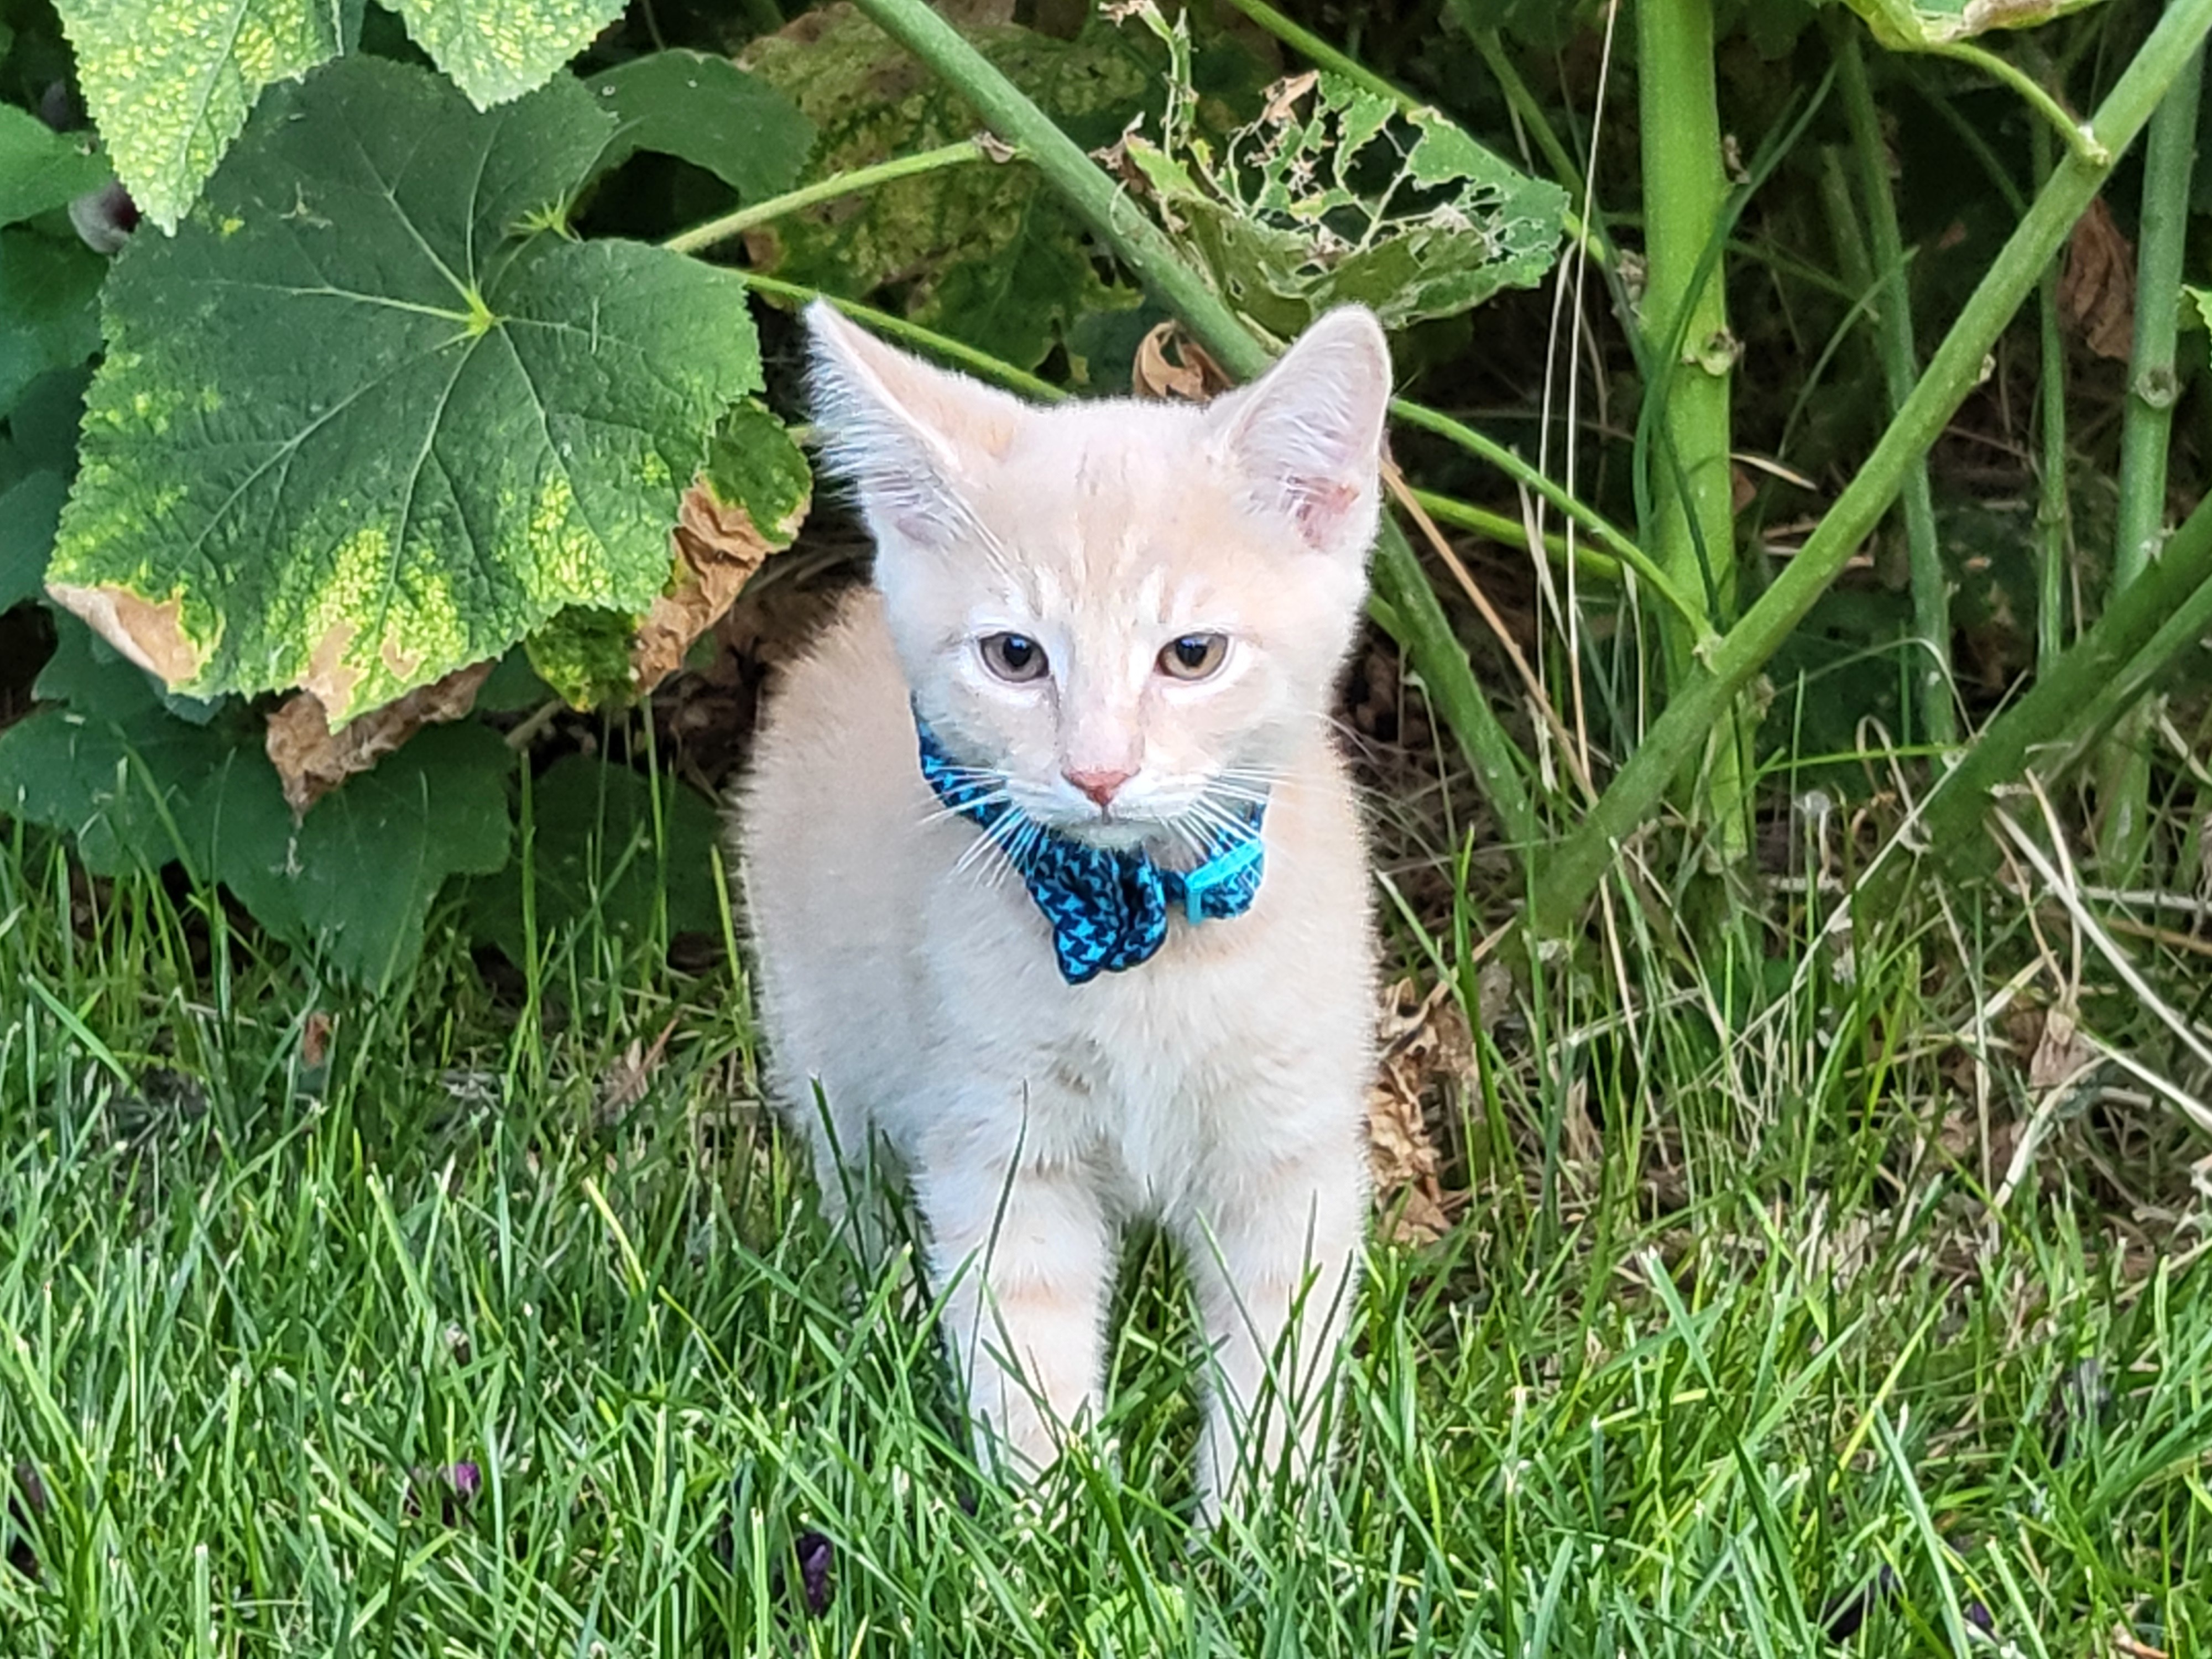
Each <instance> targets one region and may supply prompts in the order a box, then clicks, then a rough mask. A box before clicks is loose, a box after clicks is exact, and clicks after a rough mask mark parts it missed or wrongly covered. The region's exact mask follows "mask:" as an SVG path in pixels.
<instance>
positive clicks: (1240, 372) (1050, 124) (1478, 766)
mask: <svg viewBox="0 0 2212 1659" xmlns="http://www.w3.org/2000/svg"><path fill="white" fill-rule="evenodd" d="M856 3H857V5H858V8H859V9H860V11H861V12H862V14H864V15H866V16H867V17H868V18H869V19H870V20H871V21H873V22H874V23H875V24H876V25H877V26H878V27H880V28H881V29H883V31H884V33H887V34H889V35H890V37H891V38H892V39H893V40H896V41H898V42H899V44H900V45H902V46H905V47H906V49H907V50H908V52H912V53H913V54H914V55H915V57H916V58H919V59H921V62H922V63H923V64H927V66H928V67H929V68H930V69H931V70H933V71H934V72H935V73H936V74H937V75H939V76H940V77H942V78H943V79H944V80H945V82H948V83H949V84H950V85H951V86H952V87H953V88H955V89H956V90H957V91H958V92H959V94H960V95H961V96H962V97H963V98H965V99H966V100H968V102H969V105H970V106H972V107H973V108H974V109H975V112H976V113H977V114H979V115H980V116H981V117H982V118H983V121H984V123H985V125H987V126H988V127H989V128H990V129H991V131H994V132H995V133H997V134H998V135H999V137H1000V138H1002V139H1004V140H1005V141H1006V143H1011V144H1013V145H1015V146H1017V147H1018V148H1019V149H1021V151H1022V152H1023V154H1024V155H1025V156H1027V157H1028V159H1029V160H1030V161H1031V162H1033V163H1034V164H1035V165H1036V168H1037V170H1038V171H1039V172H1040V173H1042V174H1043V175H1044V177H1045V179H1046V180H1047V182H1048V183H1049V184H1050V185H1052V187H1053V189H1054V191H1057V192H1058V193H1059V195H1060V197H1061V199H1063V200H1064V201H1066V203H1067V204H1068V205H1069V206H1070V207H1071V208H1073V209H1074V210H1075V211H1076V213H1077V215H1078V216H1080V217H1081V218H1082V219H1083V220H1084V221H1085V222H1086V223H1087V224H1089V225H1090V226H1091V229H1092V230H1093V231H1095V232H1096V233H1097V234H1098V236H1099V237H1100V238H1101V239H1102V240H1104V241H1105V242H1106V244H1107V245H1108V246H1109V247H1111V248H1112V249H1113V250H1114V252H1115V254H1116V255H1117V256H1119V258H1121V261H1122V263H1124V264H1127V266H1128V267H1129V269H1130V270H1132V271H1133V272H1134V273H1135V274H1136V276H1137V277H1138V280H1139V281H1140V282H1142V283H1144V285H1145V288H1146V291H1147V292H1148V293H1150V294H1151V295H1152V297H1153V298H1154V299H1155V300H1157V301H1159V303H1160V304H1162V305H1163V306H1164V307H1167V308H1168V309H1169V310H1170V311H1171V312H1173V313H1175V314H1176V316H1177V317H1179V318H1180V319H1182V321H1183V322H1184V324H1185V325H1188V327H1189V329H1190V330H1191V331H1192V332H1193V333H1194V334H1195V335H1196V336H1197V337H1198V339H1199V341H1200V343H1201V344H1203V345H1204V346H1205V347H1206V349H1207V350H1208V351H1210V352H1211V353H1212V355H1213V356H1214V359H1215V361H1216V362H1219V363H1220V364H1221V366H1222V367H1223V368H1226V369H1227V370H1228V371H1229V372H1230V373H1231V374H1234V375H1236V376H1237V378H1238V379H1240V380H1249V379H1252V378H1253V377H1255V376H1256V375H1258V374H1262V373H1264V372H1265V371H1266V369H1267V365H1268V363H1269V362H1270V361H1272V359H1271V356H1270V354H1269V352H1268V349H1267V347H1266V346H1265V345H1264V344H1262V343H1261V340H1260V339H1259V337H1257V336H1256V335H1255V334H1254V333H1253V332H1252V331H1250V330H1249V329H1248V328H1247V327H1246V326H1245V325H1244V324H1243V321H1242V319H1239V318H1238V317H1237V313H1235V312H1234V311H1232V310H1231V308H1230V307H1229V306H1228V305H1227V304H1226V303H1225V301H1223V300H1222V298H1221V296H1220V295H1218V294H1216V293H1215V292H1214V291H1213V289H1212V287H1211V286H1209V285H1208V283H1206V278H1205V277H1204V276H1202V275H1201V274H1200V272H1199V270H1197V269H1196V267H1194V266H1193V265H1191V264H1188V262H1187V261H1186V260H1185V259H1184V258H1183V257H1182V253H1181V252H1180V251H1179V250H1178V249H1177V248H1176V246H1175V244H1174V243H1173V242H1172V241H1170V240H1169V239H1168V237H1167V234H1166V233H1165V232H1164V231H1162V230H1161V229H1160V228H1159V227H1158V225H1156V224H1154V223H1153V222H1152V221H1151V220H1150V219H1148V218H1147V217H1146V216H1145V215H1144V213H1143V211H1142V210H1140V209H1139V208H1138V206H1137V205H1136V204H1134V203H1133V202H1132V201H1130V200H1129V199H1128V197H1127V194H1126V192H1125V191H1123V190H1122V188H1121V185H1118V184H1116V183H1115V181H1114V179H1111V178H1109V176H1108V175H1107V174H1106V173H1103V172H1102V171H1101V170H1100V169H1099V168H1098V167H1097V165H1096V164H1095V163H1093V162H1092V161H1091V158H1090V156H1089V155H1085V153H1084V150H1083V149H1082V147H1081V146H1080V145H1079V144H1078V143H1076V142H1075V141H1074V140H1073V139H1072V138H1070V137H1068V136H1067V135H1066V133H1064V132H1062V131H1060V128H1059V126H1058V125H1056V124H1055V123H1054V121H1053V119H1052V118H1051V117H1050V116H1048V115H1047V114H1046V113H1045V112H1043V111H1042V110H1040V109H1039V108H1038V107H1037V106H1036V105H1035V104H1033V103H1031V102H1030V100H1029V99H1028V98H1026V97H1024V95H1023V94H1022V93H1021V91H1020V89H1019V88H1017V87H1016V86H1015V85H1014V84H1013V82H1011V81H1009V80H1007V79H1006V76H1004V75H1003V74H1001V73H1000V71H999V70H998V69H997V68H995V67H994V65H993V64H991V63H990V62H989V61H988V60H987V58H984V57H983V55H982V54H981V52H977V51H976V50H975V48H974V47H973V46H969V44H968V42H967V41H966V40H963V39H962V38H961V35H960V33H959V31H957V29H955V28H954V27H952V26H951V24H950V23H948V22H946V21H945V20H944V19H943V18H942V17H940V16H939V15H937V13H935V12H934V11H933V10H931V9H930V8H929V7H928V5H927V3H926V0H856ZM2208 3H2212V0H2208ZM1374 580H1375V586H1376V599H1378V600H1379V601H1380V605H1379V607H1378V608H1379V609H1381V610H1383V611H1387V613H1388V615H1389V617H1390V619H1391V622H1392V624H1393V628H1394V631H1395V632H1396V634H1397V635H1398V640H1399V642H1400V643H1401V645H1402V646H1404V647H1405V649H1406V652H1407V655H1408V656H1409V657H1410V658H1411V659H1412V660H1413V666H1414V668H1415V669H1416V671H1418V672H1419V674H1420V676H1421V678H1422V680H1423V682H1424V684H1426V686H1427V687H1428V691H1429V696H1431V698H1432V699H1433V700H1434V702H1435V703H1436V707H1437V712H1438V713H1439V714H1441V715H1442V716H1443V720H1444V721H1445V723H1446V724H1447V725H1448V726H1450V728H1451V730H1452V734H1453V736H1454V737H1455V738H1457V739H1458V740H1459V744H1460V747H1461V749H1462V751H1463V752H1464V753H1465V754H1466V756H1467V759H1468V764H1469V765H1470V766H1471V767H1472V768H1473V769H1474V775H1475V779H1476V781H1477V783H1478V785H1479V786H1480V788H1481V789H1482V792H1483V794H1484V797H1485V799H1487V800H1488V801H1489V803H1490V807H1491V811H1492V813H1494V814H1495V815H1496V817H1497V819H1498V825H1499V828H1500V829H1502V830H1503V831H1504V836H1505V839H1506V840H1507V841H1508V842H1510V843H1511V844H1512V845H1514V846H1515V847H1516V848H1522V849H1526V848H1531V847H1533V846H1534V844H1535V843H1536V842H1537V841H1538V839H1539V837H1540V835H1541V826H1540V825H1539V823H1538V822H1537V818H1536V812H1535V807H1534V804H1533V803H1532V802H1531V800H1530V799H1529V796H1528V786H1527V784H1526V782H1525V781H1524V774H1525V773H1526V772H1528V770H1529V768H1528V763H1527V761H1526V759H1525V758H1524V757H1522V755H1521V753H1520V751H1519V750H1516V748H1515V747H1514V744H1513V741H1512V739H1511V738H1509V737H1507V736H1506V735H1505V730H1504V727H1503V726H1500V725H1499V724H1498V717H1497V715H1496V714H1494V713H1493V712H1492V709H1491V707H1490V703H1489V701H1488V699H1486V697H1485V696H1483V693H1482V688H1481V686H1480V684H1477V683H1476V681H1475V678H1474V669H1473V667H1472V665H1470V664H1469V662H1468V656H1467V651H1466V648H1465V647H1463V646H1462V645H1461V643H1460V642H1459V641H1458V639H1457V638H1456V637H1455V635H1453V633H1452V629H1451V623H1450V622H1449V619H1448V618H1447V617H1445V615H1444V612H1443V605H1441V604H1439V603H1438V601H1437V596H1436V592H1435V591H1434V590H1433V589H1432V588H1431V586H1429V582H1428V579H1427V577H1426V576H1425V574H1423V572H1422V570H1421V566H1420V561H1419V559H1418V558H1417V557H1416V556H1414V553H1413V546H1412V544H1410V543H1408V542H1407V540H1406V538H1405V535H1404V532H1401V531H1400V530H1399V528H1398V527H1397V526H1396V525H1395V523H1392V522H1389V521H1388V520H1386V521H1385V522H1384V525H1383V533H1382V535H1381V537H1380V538H1379V539H1378V540H1377V542H1376V549H1375V563H1374Z"/></svg>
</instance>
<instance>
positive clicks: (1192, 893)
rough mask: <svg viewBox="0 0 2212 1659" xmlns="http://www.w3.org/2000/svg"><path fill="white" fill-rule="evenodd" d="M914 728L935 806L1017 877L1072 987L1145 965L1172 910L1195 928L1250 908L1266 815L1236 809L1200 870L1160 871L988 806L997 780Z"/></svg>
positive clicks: (1136, 857) (1211, 837) (1003, 806)
mask: <svg viewBox="0 0 2212 1659" xmlns="http://www.w3.org/2000/svg"><path fill="white" fill-rule="evenodd" d="M914 723H915V730H916V731H917V732H919V733H920V734H921V775H922V776H923V777H925V778H927V779H928V780H929V787H931V788H932V789H933V790H935V791H936V792H937V798H938V799H939V800H941V801H943V802H944V803H945V805H947V806H949V807H951V809H952V810H953V811H956V812H957V813H959V814H960V816H961V817H964V818H966V819H968V820H969V822H970V823H975V824H976V825H978V826H979V827H981V829H982V831H983V833H984V834H985V835H986V836H989V837H990V838H991V839H992V840H993V841H994V842H997V843H998V847H999V850H1000V852H1001V853H1003V854H1006V858H1007V860H1009V861H1010V862H1011V863H1012V865H1013V866H1014V868H1015V869H1016V870H1017V871H1018V872H1020V875H1021V878H1022V883H1023V884H1024V886H1026V887H1027V888H1028V889H1029V890H1030V897H1031V898H1033V899H1035V900H1036V907H1037V908H1038V909H1040V910H1042V911H1043V912H1044V919H1045V920H1046V921H1048V922H1050V923H1051V924H1052V946H1053V954H1054V957H1056V958H1057V960H1058V962H1059V963H1060V977H1061V978H1062V979H1064V980H1066V981H1067V982H1068V983H1069V984H1070V985H1081V984H1084V983H1085V982H1086V981H1091V980H1094V979H1096V978H1097V977H1098V975H1101V974H1118V973H1120V972H1121V971H1122V970H1123V969H1127V968H1134V967H1136V966H1137V965H1138V964H1139V963H1146V962H1150V961H1151V960H1152V957H1154V956H1155V955H1156V954H1158V951H1159V948H1160V946H1161V945H1164V944H1165V943H1166V942H1167V937H1168V909H1169V907H1170V906H1171V905H1179V906H1181V907H1182V910H1183V913H1184V915H1187V916H1188V918H1189V919H1190V921H1192V922H1193V923H1194V924H1195V923H1197V922H1201V921H1225V920H1227V919H1228V918H1229V917H1231V916H1241V915H1243V914H1244V913H1245V911H1247V910H1249V909H1250V908H1252V898H1253V896H1254V895H1255V894H1256V893H1257V892H1258V891H1259V890H1260V877H1261V873H1262V872H1263V868H1264V866H1265V862H1266V860H1265V854H1264V850H1263V849H1262V848H1261V844H1260V820H1261V817H1262V816H1263V815H1264V814H1265V813H1266V811H1267V808H1266V807H1265V806H1263V805H1256V804H1255V805H1246V806H1243V807H1240V808H1239V809H1238V811H1237V825H1236V827H1235V828H1233V829H1231V828H1223V829H1214V830H1211V831H1209V832H1208V833H1207V835H1206V844H1205V852H1206V856H1205V858H1204V859H1203V860H1200V863H1199V865H1198V866H1197V868H1195V869H1193V870H1163V869H1161V868H1160V867H1159V866H1158V865H1156V864H1154V863H1153V862H1152V859H1151V858H1150V857H1149V856H1148V855H1146V854H1144V853H1141V852H1119V851H1116V850H1115V849H1114V848H1106V847H1091V846H1087V845H1085V843H1084V842H1079V841H1072V840H1070V839H1069V838H1068V837H1066V836H1056V835H1054V834H1053V833H1052V832H1051V831H1050V830H1048V829H1042V826H1039V825H1036V824H1035V823H1031V822H1030V821H1028V820H1026V819H1024V817H1023V816H1022V813H1021V811H1020V809H1019V808H1018V807H1016V806H1013V805H1011V804H1009V803H1007V802H1006V801H1004V800H1000V801H997V802H995V803H994V802H993V801H991V800H990V799H989V798H990V797H991V796H993V795H994V794H995V793H997V791H998V785H997V783H996V781H994V780H993V779H992V778H991V777H990V776H989V775H987V774H979V773H977V772H975V771H974V770H972V769H969V768H967V767H963V766H961V765H959V764H958V763H956V762H955V761H954V760H953V759H952V757H951V756H950V755H947V754H946V753H945V750H944V747H943V745H941V744H939V742H938V741H937V735H936V733H935V732H932V731H931V730H930V729H929V726H928V725H927V722H925V721H924V720H922V719H921V716H920V715H916V716H915V722H914Z"/></svg>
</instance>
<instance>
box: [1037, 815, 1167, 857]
mask: <svg viewBox="0 0 2212 1659" xmlns="http://www.w3.org/2000/svg"><path fill="white" fill-rule="evenodd" d="M1052 828H1053V833H1054V835H1058V836H1066V838H1067V839H1068V840H1069V841H1073V842H1081V843H1082V844H1083V845H1084V846H1085V847H1096V848H1099V849H1100V850H1101V851H1103V852H1109V853H1133V852H1135V851H1137V849H1138V848H1144V847H1154V846H1158V844H1160V843H1162V842H1166V841H1167V840H1169V839H1170V836H1169V835H1168V831H1167V829H1166V827H1165V826H1164V825H1162V824H1158V823H1141V822H1139V820H1137V819H1134V818H1083V819H1079V820H1078V821H1077V822H1075V823H1055V824H1054V825H1053V826H1052Z"/></svg>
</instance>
